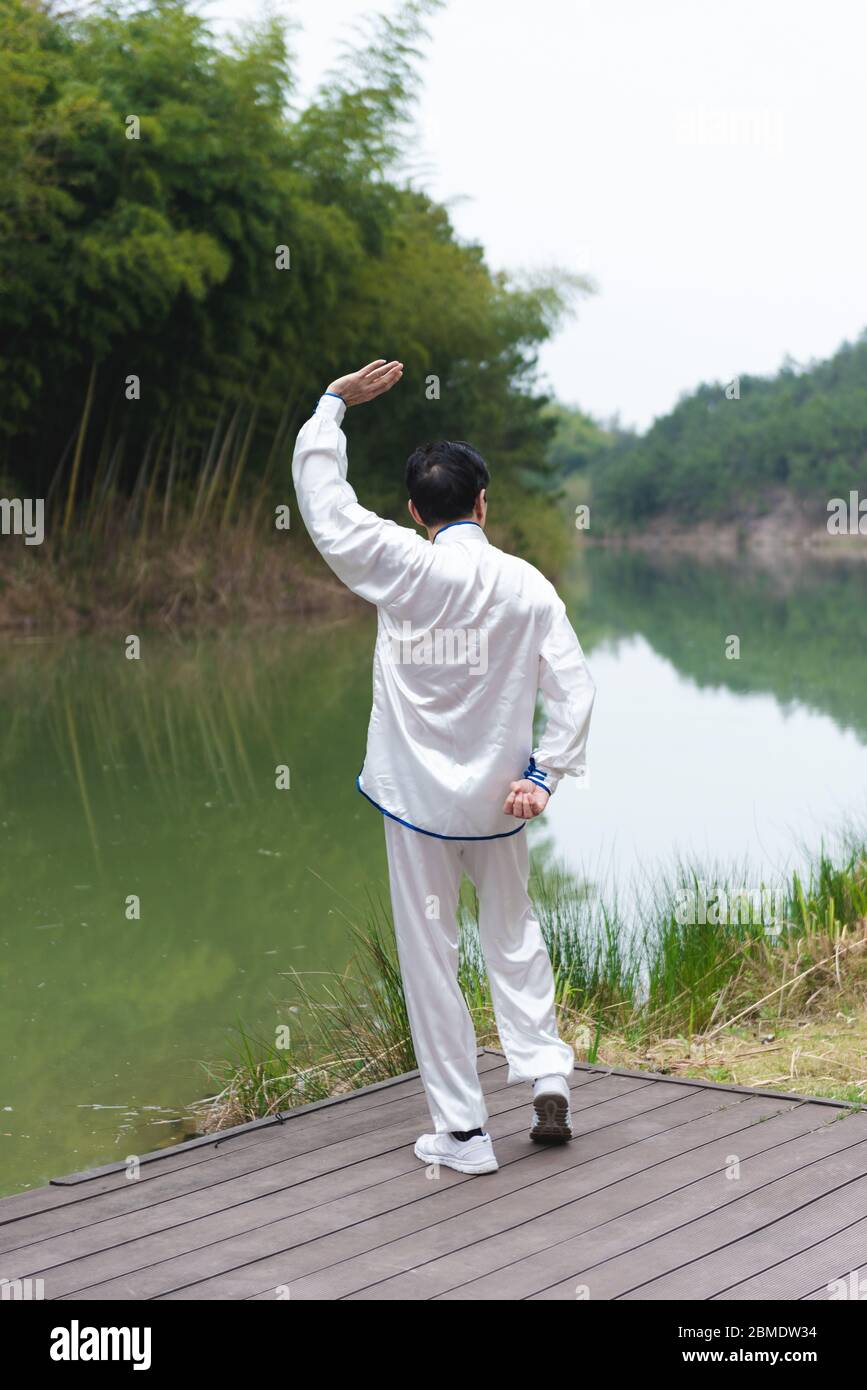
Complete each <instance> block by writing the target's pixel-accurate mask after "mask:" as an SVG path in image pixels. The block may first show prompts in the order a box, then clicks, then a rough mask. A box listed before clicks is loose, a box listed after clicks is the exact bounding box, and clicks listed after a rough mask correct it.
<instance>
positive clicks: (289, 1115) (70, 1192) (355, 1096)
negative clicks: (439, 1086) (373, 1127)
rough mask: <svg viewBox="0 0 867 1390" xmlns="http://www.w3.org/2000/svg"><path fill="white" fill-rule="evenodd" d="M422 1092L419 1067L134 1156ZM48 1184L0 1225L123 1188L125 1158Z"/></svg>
mask: <svg viewBox="0 0 867 1390" xmlns="http://www.w3.org/2000/svg"><path fill="white" fill-rule="evenodd" d="M477 1066H478V1071H479V1076H480V1077H481V1079H482V1085H483V1089H484V1086H485V1078H486V1075H487V1074H489V1073H492V1072H503V1073H504V1074H505V1068H506V1061H505V1058H504V1056H503V1054H502V1053H500V1052H496V1051H495V1050H494V1049H491V1048H481V1049H480V1050H479V1053H478V1059H477ZM587 1079H592V1078H587ZM391 1088H394V1090H395V1095H394V1096H382V1095H381V1094H380V1093H381V1092H382V1091H384V1090H389V1089H391ZM423 1095H424V1090H423V1087H422V1084H421V1080H420V1078H419V1075H418V1072H417V1071H416V1072H409V1073H406V1074H404V1075H403V1076H399V1077H392V1078H391V1079H389V1080H387V1081H377V1082H374V1083H373V1084H372V1085H370V1086H364V1087H361V1088H360V1089H359V1090H357V1091H352V1092H350V1093H348V1094H347V1095H345V1096H332V1097H330V1098H329V1099H327V1100H321V1101H312V1102H311V1103H310V1105H302V1106H298V1107H297V1108H296V1109H294V1110H290V1111H286V1112H285V1113H284V1114H282V1115H280V1116H274V1117H272V1118H271V1119H263V1120H251V1121H250V1122H249V1123H247V1124H243V1125H236V1126H233V1127H232V1128H230V1129H225V1130H220V1131H218V1132H217V1133H215V1134H209V1135H199V1136H197V1137H196V1138H194V1139H190V1140H187V1141H186V1142H185V1143H182V1144H174V1145H172V1146H171V1147H169V1148H166V1149H154V1150H152V1151H151V1152H150V1153H147V1154H142V1155H139V1158H140V1161H141V1162H143V1163H145V1164H146V1165H151V1164H157V1165H159V1172H160V1174H161V1175H162V1174H165V1173H166V1172H169V1171H175V1170H177V1169H179V1168H182V1167H186V1166H188V1165H191V1164H194V1163H197V1162H200V1161H202V1160H205V1159H208V1158H212V1157H214V1156H215V1154H216V1153H219V1152H221V1151H225V1150H226V1149H229V1148H231V1149H233V1150H234V1149H237V1148H240V1147H243V1146H244V1145H246V1144H247V1143H252V1142H255V1141H256V1140H257V1139H258V1138H259V1136H260V1134H261V1131H262V1130H263V1129H273V1128H275V1127H276V1128H277V1129H278V1131H280V1130H282V1128H283V1127H284V1126H285V1124H286V1123H287V1122H289V1121H291V1122H292V1123H293V1124H294V1125H297V1124H298V1123H299V1122H300V1121H302V1120H303V1119H304V1118H305V1117H306V1116H307V1115H310V1114H314V1113H316V1112H318V1111H320V1110H325V1109H332V1108H333V1107H335V1106H339V1105H344V1104H347V1103H350V1102H351V1105H352V1108H353V1112H355V1113H357V1110H358V1108H359V1105H361V1106H363V1107H364V1108H367V1106H368V1104H369V1105H371V1106H373V1105H379V1104H388V1103H390V1101H391V1100H392V1099H404V1098H405V1097H408V1096H417V1097H423ZM368 1097H372V1099H371V1100H370V1101H368ZM149 1178H150V1174H149V1173H148V1172H147V1171H146V1172H145V1174H144V1176H143V1177H142V1179H141V1181H148V1180H149ZM51 1184H52V1185H51V1186H49V1187H39V1188H33V1189H32V1190H30V1191H27V1192H17V1193H13V1194H11V1195H10V1196H8V1197H3V1198H0V1229H2V1228H3V1227H4V1226H5V1225H6V1224H7V1223H9V1222H13V1221H17V1220H20V1219H24V1218H27V1217H29V1216H33V1215H35V1214H37V1213H39V1212H42V1211H51V1210H54V1209H56V1208H59V1207H65V1206H68V1207H72V1206H73V1205H74V1204H75V1203H78V1202H82V1201H86V1200H87V1199H88V1198H89V1197H91V1196H94V1195H96V1196H99V1195H102V1194H103V1193H106V1192H113V1191H121V1192H122V1191H126V1190H127V1189H128V1188H129V1186H130V1184H129V1181H128V1180H127V1177H126V1163H125V1162H119V1163H110V1164H105V1165H104V1166H103V1167H101V1168H92V1169H88V1170H85V1171H82V1172H80V1173H72V1174H69V1175H68V1176H66V1177H63V1178H52V1180H51ZM0 1249H2V1246H0Z"/></svg>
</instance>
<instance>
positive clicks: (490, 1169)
mask: <svg viewBox="0 0 867 1390" xmlns="http://www.w3.org/2000/svg"><path fill="white" fill-rule="evenodd" d="M413 1153H414V1154H415V1156H416V1158H420V1159H421V1161H422V1163H436V1164H439V1166H440V1167H441V1168H454V1170H455V1172H456V1173H470V1174H472V1175H477V1174H479V1173H496V1172H497V1170H498V1168H499V1166H500V1165H499V1163H498V1162H497V1160H496V1159H491V1160H489V1161H488V1162H485V1163H465V1162H463V1161H462V1160H461V1159H459V1158H444V1157H443V1155H442V1154H431V1153H425V1151H424V1150H423V1149H420V1148H419V1146H418V1144H416V1146H415V1148H414V1149H413Z"/></svg>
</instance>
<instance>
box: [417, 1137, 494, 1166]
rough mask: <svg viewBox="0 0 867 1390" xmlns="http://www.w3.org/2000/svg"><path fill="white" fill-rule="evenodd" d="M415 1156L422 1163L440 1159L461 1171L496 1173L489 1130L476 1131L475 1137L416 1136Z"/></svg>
mask: <svg viewBox="0 0 867 1390" xmlns="http://www.w3.org/2000/svg"><path fill="white" fill-rule="evenodd" d="M414 1153H415V1156H416V1158H420V1159H421V1161H422V1163H441V1164H442V1165H443V1167H444V1168H455V1169H457V1171H458V1172H459V1173H496V1171H497V1169H498V1168H499V1166H500V1165H499V1164H498V1163H497V1160H496V1159H495V1158H494V1146H493V1144H492V1143H491V1136H490V1134H474V1135H473V1137H472V1139H464V1140H463V1141H461V1140H460V1139H453V1138H452V1136H451V1135H450V1134H422V1135H421V1137H420V1138H419V1139H417V1140H416V1145H415V1149H414Z"/></svg>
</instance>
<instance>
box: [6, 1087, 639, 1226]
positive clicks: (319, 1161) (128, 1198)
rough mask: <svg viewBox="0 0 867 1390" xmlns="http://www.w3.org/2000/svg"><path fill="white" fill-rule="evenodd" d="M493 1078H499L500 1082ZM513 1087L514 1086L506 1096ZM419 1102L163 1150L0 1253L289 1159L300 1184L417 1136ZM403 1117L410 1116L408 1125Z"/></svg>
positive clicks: (41, 1217) (45, 1217)
mask: <svg viewBox="0 0 867 1390" xmlns="http://www.w3.org/2000/svg"><path fill="white" fill-rule="evenodd" d="M488 1075H489V1077H490V1082H489V1091H488V1092H487V1095H488V1097H489V1102H488V1103H489V1105H492V1106H494V1108H496V1106H497V1105H499V1104H500V1097H501V1095H505V1094H506V1092H507V1088H506V1085H505V1075H506V1073H505V1070H504V1068H503V1067H502V1066H501V1067H500V1068H496V1069H492V1071H491V1072H489V1073H488ZM497 1078H500V1079H501V1083H502V1084H500V1082H498V1080H497ZM620 1084H621V1085H629V1086H634V1085H637V1084H638V1083H636V1082H634V1081H626V1082H621V1083H620ZM519 1089H520V1088H514V1087H513V1088H511V1093H514V1091H515V1090H519ZM511 1103H512V1104H513V1105H515V1106H517V1105H520V1104H521V1103H522V1100H521V1099H519V1098H518V1097H517V1096H515V1097H514V1098H513V1100H512V1102H511ZM523 1103H526V1101H523ZM419 1104H420V1102H419V1098H418V1097H417V1096H409V1097H406V1098H398V1099H396V1100H395V1102H394V1103H393V1104H392V1105H390V1106H389V1109H388V1111H387V1112H386V1115H387V1121H388V1123H387V1124H386V1122H385V1117H384V1116H383V1113H382V1112H381V1110H380V1109H379V1108H376V1109H374V1110H370V1109H367V1108H365V1109H361V1110H359V1111H350V1110H346V1109H344V1110H342V1111H340V1112H339V1113H338V1114H336V1115H334V1117H333V1119H332V1112H330V1111H323V1110H318V1111H317V1113H316V1114H315V1115H313V1116H310V1117H308V1119H307V1122H306V1123H305V1125H304V1126H296V1125H294V1124H293V1125H290V1126H287V1127H285V1128H281V1129H280V1130H277V1131H275V1130H273V1129H269V1130H265V1131H263V1130H257V1131H256V1132H255V1133H254V1134H253V1135H251V1136H249V1137H248V1138H247V1140H246V1142H245V1143H243V1144H240V1145H239V1144H237V1143H230V1144H229V1145H226V1146H223V1145H218V1146H216V1147H214V1148H212V1149H211V1150H209V1151H204V1150H202V1149H196V1150H194V1151H193V1152H185V1153H183V1154H180V1155H178V1156H177V1157H176V1156H175V1155H174V1154H172V1153H169V1154H168V1155H167V1156H166V1158H165V1159H164V1160H163V1161H162V1162H161V1163H160V1164H156V1165H152V1166H151V1168H150V1169H149V1170H148V1171H147V1172H146V1174H144V1175H143V1176H142V1177H141V1178H140V1179H139V1180H138V1181H135V1182H130V1181H124V1180H121V1183H122V1185H119V1184H118V1179H117V1176H116V1175H110V1176H109V1177H107V1178H105V1179H98V1180H97V1181H96V1183H95V1184H94V1185H93V1188H92V1189H89V1190H88V1195H87V1196H83V1195H82V1196H80V1197H79V1198H78V1200H77V1201H76V1202H75V1203H63V1204H61V1206H60V1207H57V1206H51V1207H49V1208H48V1209H47V1210H45V1211H38V1212H34V1213H32V1214H30V1215H29V1216H26V1217H16V1218H15V1220H14V1221H13V1222H10V1223H8V1224H6V1225H4V1226H3V1227H2V1228H0V1251H2V1252H3V1253H7V1252H9V1251H11V1250H13V1249H19V1248H20V1247H21V1246H22V1245H24V1244H26V1243H28V1242H30V1241H33V1240H36V1239H42V1238H45V1237H47V1236H50V1235H56V1234H61V1233H64V1232H67V1231H74V1230H79V1229H83V1228H85V1227H86V1226H88V1225H92V1224H93V1223H94V1222H96V1221H100V1220H104V1219H106V1218H107V1217H111V1216H115V1215H118V1214H119V1213H122V1212H128V1211H135V1210H138V1209H139V1208H141V1207H144V1206H150V1205H152V1204H155V1203H159V1202H162V1201H165V1200H167V1199H168V1198H170V1197H173V1196H176V1195H179V1194H181V1193H186V1192H190V1191H195V1190H198V1189H199V1188H201V1187H205V1186H208V1185H210V1184H221V1183H224V1182H226V1181H228V1180H229V1179H231V1178H233V1177H236V1176H238V1175H240V1174H244V1173H252V1172H257V1171H260V1170H262V1169H263V1168H266V1167H268V1166H269V1165H271V1164H274V1163H283V1162H285V1161H286V1160H287V1159H289V1158H295V1159H297V1164H296V1168H297V1171H298V1173H299V1180H303V1178H305V1177H306V1176H308V1175H309V1172H310V1168H309V1165H306V1166H305V1163H304V1161H303V1160H304V1157H305V1156H309V1157H310V1158H311V1160H312V1161H313V1162H314V1164H316V1165H317V1166H321V1168H323V1169H324V1168H327V1167H329V1166H331V1167H334V1166H339V1165H340V1164H341V1163H342V1162H344V1161H352V1160H351V1157H348V1156H347V1153H346V1152H344V1151H342V1150H339V1146H340V1145H341V1144H342V1145H344V1146H345V1145H347V1144H348V1145H349V1146H350V1147H351V1144H352V1142H353V1140H355V1139H357V1138H358V1136H368V1137H369V1136H373V1139H372V1147H371V1149H370V1152H371V1153H375V1152H385V1151H387V1150H388V1149H389V1148H393V1147H396V1146H399V1145H400V1143H405V1142H407V1137H408V1135H409V1133H410V1132H412V1137H413V1138H415V1137H416V1135H417V1132H418V1130H417V1125H418V1118H417V1117H418V1110H419ZM407 1116H409V1117H412V1118H411V1119H410V1120H407V1118H406V1117H407ZM399 1122H402V1123H403V1124H404V1125H405V1126H406V1125H408V1126H409V1128H408V1130H407V1135H405V1136H404V1137H403V1139H401V1138H399V1137H398V1138H397V1139H395V1140H394V1141H392V1139H391V1138H389V1137H388V1136H390V1135H391V1134H392V1133H397V1125H398V1123H399ZM311 1126H315V1128H311ZM103 1184H106V1186H103ZM74 1190H77V1191H81V1189H74Z"/></svg>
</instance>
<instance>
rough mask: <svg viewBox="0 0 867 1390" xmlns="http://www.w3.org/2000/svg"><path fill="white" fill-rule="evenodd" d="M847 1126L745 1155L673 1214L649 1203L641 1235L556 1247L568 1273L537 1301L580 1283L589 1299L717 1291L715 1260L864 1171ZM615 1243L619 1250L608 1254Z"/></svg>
mask: <svg viewBox="0 0 867 1390" xmlns="http://www.w3.org/2000/svg"><path fill="white" fill-rule="evenodd" d="M805 1108H807V1107H805ZM850 1124H852V1121H847V1122H846V1123H844V1124H839V1123H832V1124H830V1125H827V1126H823V1128H822V1129H821V1130H818V1131H814V1132H813V1133H812V1134H810V1135H808V1136H806V1137H805V1138H804V1139H801V1140H799V1142H798V1143H797V1145H789V1146H787V1148H786V1149H772V1150H766V1151H763V1152H761V1153H759V1154H757V1155H755V1156H754V1157H747V1158H746V1159H745V1160H744V1161H743V1162H742V1165H741V1176H740V1179H739V1180H738V1181H736V1182H732V1181H729V1180H727V1179H726V1178H725V1176H724V1172H723V1171H720V1172H719V1173H718V1174H716V1175H714V1176H713V1177H711V1178H708V1179H704V1180H703V1182H702V1183H700V1184H693V1185H691V1186H690V1187H689V1188H688V1190H686V1191H685V1192H683V1193H682V1194H681V1195H680V1200H679V1201H678V1203H677V1208H676V1210H673V1209H671V1208H670V1207H667V1206H666V1205H664V1204H662V1203H658V1202H657V1203H653V1204H652V1206H651V1207H650V1208H649V1209H648V1210H647V1212H646V1221H645V1223H644V1229H643V1230H641V1231H638V1230H635V1229H634V1228H633V1229H631V1230H630V1229H616V1227H617V1223H614V1226H613V1227H611V1226H609V1227H606V1228H604V1229H602V1230H600V1231H592V1232H590V1233H589V1234H588V1236H587V1237H585V1239H584V1240H583V1242H581V1244H580V1246H577V1245H572V1248H570V1249H567V1248H566V1247H563V1249H562V1250H561V1251H560V1252H559V1256H560V1258H562V1257H566V1258H571V1260H572V1269H571V1271H570V1273H569V1276H568V1277H567V1278H566V1279H564V1280H563V1281H562V1282H561V1283H558V1282H557V1281H556V1280H555V1279H551V1278H549V1280H548V1284H547V1286H546V1287H545V1289H544V1290H540V1293H539V1295H538V1296H539V1297H543V1298H558V1297H562V1296H564V1294H565V1291H566V1288H567V1287H568V1288H572V1289H574V1286H575V1284H576V1283H581V1284H586V1285H587V1286H588V1287H589V1288H590V1290H591V1297H593V1298H606V1299H610V1298H639V1299H643V1298H663V1297H671V1298H675V1297H678V1298H696V1297H698V1298H707V1297H710V1296H711V1294H712V1293H713V1292H715V1291H716V1288H715V1287H712V1278H711V1275H712V1271H713V1269H714V1268H715V1265H714V1263H713V1261H712V1257H713V1256H714V1255H718V1254H719V1252H721V1251H724V1250H726V1249H727V1248H728V1247H730V1246H732V1243H733V1242H734V1243H736V1244H739V1243H740V1241H741V1240H742V1238H745V1237H747V1236H749V1235H751V1234H752V1233H753V1232H754V1231H756V1230H757V1229H760V1228H763V1227H764V1226H766V1225H769V1224H771V1223H773V1222H775V1221H779V1220H780V1219H782V1218H783V1217H785V1216H786V1215H787V1214H788V1213H789V1212H791V1211H792V1210H794V1209H796V1208H801V1207H803V1208H805V1209H806V1208H807V1207H808V1206H809V1205H810V1203H811V1202H812V1201H815V1200H816V1198H817V1197H818V1196H819V1195H820V1194H822V1193H823V1192H825V1191H826V1190H827V1188H828V1187H829V1186H834V1185H835V1183H836V1184H838V1185H839V1184H842V1183H844V1182H845V1181H846V1180H847V1179H846V1174H851V1172H852V1169H853V1167H855V1169H856V1171H863V1163H864V1157H865V1154H867V1140H865V1139H864V1138H863V1137H859V1132H860V1136H863V1132H864V1131H863V1126H861V1125H859V1126H858V1127H857V1131H856V1130H850V1129H849V1125H850ZM855 1140H857V1142H852V1141H855ZM859 1164H860V1165H861V1167H860V1168H859V1167H858V1165H859ZM854 1219H858V1213H856V1214H855V1218H854ZM666 1225H667V1226H668V1227H669V1229H668V1230H666V1229H665V1227H666ZM618 1239H619V1240H620V1241H622V1242H623V1246H622V1250H620V1251H617V1252H616V1253H615V1251H616V1245H617V1242H618ZM785 1253H786V1252H781V1254H785ZM576 1255H577V1257H578V1258H577V1260H576V1258H575V1257H576ZM726 1258H727V1257H726ZM708 1261H711V1263H708ZM700 1265H701V1269H703V1270H705V1276H702V1274H701V1270H700V1268H699V1266H700ZM687 1266H689V1269H688V1270H687ZM729 1282H734V1279H733V1278H732V1279H730V1280H729ZM675 1289H676V1290H678V1292H677V1293H675V1292H674V1290H675Z"/></svg>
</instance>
